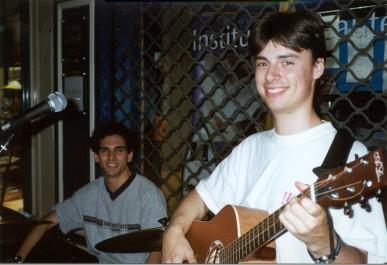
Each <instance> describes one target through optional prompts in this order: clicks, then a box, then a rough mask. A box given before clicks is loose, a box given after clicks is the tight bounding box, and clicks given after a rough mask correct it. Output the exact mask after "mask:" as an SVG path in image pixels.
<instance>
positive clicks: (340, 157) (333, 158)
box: [313, 129, 355, 176]
mask: <svg viewBox="0 0 387 265" xmlns="http://www.w3.org/2000/svg"><path fill="white" fill-rule="evenodd" d="M354 141H355V140H354V139H353V137H352V135H351V134H350V133H349V132H348V131H347V130H345V129H338V130H337V133H336V135H335V138H334V139H333V141H332V144H331V146H330V147H329V150H328V153H327V155H326V156H325V158H324V161H323V162H322V164H321V166H319V167H316V168H314V169H313V173H315V174H316V175H317V176H320V175H321V174H324V172H326V171H327V170H329V169H332V168H335V167H338V166H344V165H345V164H346V162H347V159H348V155H349V152H350V151H351V147H352V145H353V142H354Z"/></svg>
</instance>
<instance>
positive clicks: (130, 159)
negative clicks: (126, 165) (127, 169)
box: [128, 151, 133, 162]
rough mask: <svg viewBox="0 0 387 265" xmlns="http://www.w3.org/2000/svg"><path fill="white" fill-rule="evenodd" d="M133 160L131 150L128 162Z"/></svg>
mask: <svg viewBox="0 0 387 265" xmlns="http://www.w3.org/2000/svg"><path fill="white" fill-rule="evenodd" d="M132 160H133V151H130V152H129V153H128V162H132Z"/></svg>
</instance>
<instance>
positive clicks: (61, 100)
mask: <svg viewBox="0 0 387 265" xmlns="http://www.w3.org/2000/svg"><path fill="white" fill-rule="evenodd" d="M47 102H48V104H50V106H51V109H52V111H54V112H59V111H62V110H64V109H65V108H66V107H67V99H66V97H65V96H64V95H63V94H62V93H61V92H59V91H55V92H54V93H51V94H49V95H48V97H47Z"/></svg>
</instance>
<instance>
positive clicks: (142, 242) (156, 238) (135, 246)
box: [95, 227, 165, 253]
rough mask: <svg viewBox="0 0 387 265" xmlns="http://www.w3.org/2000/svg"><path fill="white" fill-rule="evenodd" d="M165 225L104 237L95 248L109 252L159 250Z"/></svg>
mask: <svg viewBox="0 0 387 265" xmlns="http://www.w3.org/2000/svg"><path fill="white" fill-rule="evenodd" d="M164 231H165V227H156V228H150V229H144V230H140V231H136V232H132V233H128V234H123V235H119V236H116V237H112V238H109V239H106V240H104V241H101V242H99V243H98V244H97V245H95V248H96V249H98V250H100V251H104V252H111V253H133V252H151V251H160V250H161V245H162V243H161V239H162V237H163V233H164Z"/></svg>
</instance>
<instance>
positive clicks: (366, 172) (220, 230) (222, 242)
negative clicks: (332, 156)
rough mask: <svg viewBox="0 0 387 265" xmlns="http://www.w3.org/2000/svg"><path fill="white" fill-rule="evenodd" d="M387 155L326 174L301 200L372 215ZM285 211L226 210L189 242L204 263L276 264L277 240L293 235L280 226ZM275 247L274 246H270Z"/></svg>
mask: <svg viewBox="0 0 387 265" xmlns="http://www.w3.org/2000/svg"><path fill="white" fill-rule="evenodd" d="M383 162H384V152H383V150H382V149H381V148H378V149H375V150H374V151H371V152H369V153H368V154H367V155H365V156H363V157H361V158H358V159H356V160H354V161H352V162H351V163H348V164H346V165H345V166H343V167H337V168H334V169H332V170H329V171H325V172H324V173H323V174H321V176H319V179H318V180H317V181H316V182H315V183H314V184H313V187H310V188H308V189H307V190H305V191H303V192H302V193H300V194H299V195H298V197H300V198H302V197H304V196H308V197H311V198H312V197H313V199H314V200H315V201H316V202H318V203H319V204H320V205H321V206H324V207H334V208H342V207H344V209H345V210H347V211H348V209H350V206H351V205H352V204H355V203H360V205H361V206H362V207H363V208H365V209H366V210H367V211H370V210H371V209H370V207H369V205H368V199H369V198H371V197H375V196H377V197H379V198H380V194H381V192H382V189H383V187H385V186H387V179H386V177H385V176H384V163H383ZM284 207H285V206H282V207H281V208H280V209H278V210H277V211H275V212H274V213H272V214H270V215H268V214H267V213H266V212H264V211H260V210H257V209H252V208H247V207H241V206H234V205H226V206H225V207H224V208H223V209H222V210H221V211H220V212H219V213H218V214H217V215H215V216H214V217H213V218H212V219H211V220H209V221H194V222H193V223H192V225H191V227H190V229H189V231H188V232H187V234H186V236H187V239H188V241H189V243H190V244H191V247H192V249H193V250H194V253H195V257H196V260H197V261H198V262H199V263H239V262H249V261H250V262H254V263H257V262H264V263H267V262H270V261H273V262H275V250H274V241H273V240H274V239H276V238H278V237H279V236H281V235H282V234H284V233H285V232H286V231H287V230H286V228H285V227H284V226H283V225H282V224H281V223H280V221H279V218H278V217H279V214H280V213H281V210H282V209H283V208H284ZM269 243H270V244H269Z"/></svg>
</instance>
